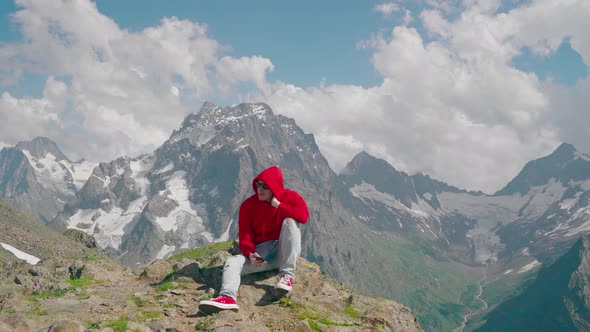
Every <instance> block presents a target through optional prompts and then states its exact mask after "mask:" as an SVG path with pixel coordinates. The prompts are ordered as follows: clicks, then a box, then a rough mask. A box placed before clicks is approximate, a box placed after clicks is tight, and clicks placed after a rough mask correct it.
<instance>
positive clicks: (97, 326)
mask: <svg viewBox="0 0 590 332" xmlns="http://www.w3.org/2000/svg"><path fill="white" fill-rule="evenodd" d="M87 324H88V325H87V326H86V329H87V330H98V329H100V322H89V323H88V322H87Z"/></svg>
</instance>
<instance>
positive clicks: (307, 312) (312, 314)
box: [297, 309, 320, 320]
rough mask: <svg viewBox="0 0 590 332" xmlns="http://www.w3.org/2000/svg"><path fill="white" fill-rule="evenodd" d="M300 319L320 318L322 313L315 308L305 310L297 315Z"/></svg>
mask: <svg viewBox="0 0 590 332" xmlns="http://www.w3.org/2000/svg"><path fill="white" fill-rule="evenodd" d="M297 318H298V319H307V320H310V319H314V320H315V319H319V318H320V313H319V312H317V311H315V310H309V309H308V310H305V311H303V312H301V313H300V314H298V315H297Z"/></svg>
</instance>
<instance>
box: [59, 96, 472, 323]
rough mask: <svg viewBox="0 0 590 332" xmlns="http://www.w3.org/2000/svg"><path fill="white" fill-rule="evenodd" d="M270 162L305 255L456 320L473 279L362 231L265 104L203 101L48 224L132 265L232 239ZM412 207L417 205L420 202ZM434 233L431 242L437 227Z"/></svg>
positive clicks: (418, 249) (288, 122)
mask: <svg viewBox="0 0 590 332" xmlns="http://www.w3.org/2000/svg"><path fill="white" fill-rule="evenodd" d="M271 165H278V166H280V167H281V169H282V170H283V175H284V178H285V186H286V187H288V188H290V189H293V190H296V191H298V192H299V193H300V194H301V195H302V196H303V197H304V198H305V200H306V201H307V203H308V206H309V210H310V222H309V223H308V224H306V225H305V227H303V229H302V239H303V240H302V242H303V248H302V256H303V257H305V258H306V259H308V260H310V261H313V262H316V263H318V264H319V266H320V267H321V268H322V270H323V271H325V273H326V274H327V275H329V276H331V277H333V278H335V279H337V280H339V281H341V282H344V283H345V284H347V285H351V286H354V287H355V288H356V289H359V290H360V291H362V292H364V293H366V294H371V295H379V296H386V297H389V298H395V299H398V300H404V301H405V300H406V299H408V298H417V299H418V300H416V301H415V302H416V303H417V305H416V306H415V307H413V310H416V313H417V315H418V316H419V318H420V321H421V322H424V324H426V326H429V327H432V328H434V329H448V328H452V327H453V326H454V324H455V323H453V321H459V320H460V318H461V317H460V316H459V315H458V314H453V315H449V314H447V311H448V309H445V308H447V307H449V306H455V305H456V306H457V307H458V308H463V306H464V304H461V303H456V299H457V298H460V297H461V294H462V293H463V292H464V291H465V290H464V287H465V285H466V284H469V283H471V282H472V281H471V278H472V277H466V276H463V275H460V276H458V277H457V276H456V274H457V272H456V271H457V269H462V268H463V267H460V266H455V265H453V264H449V262H448V260H446V259H445V261H444V262H439V261H436V260H433V259H432V257H433V256H437V255H439V256H440V252H438V251H437V250H438V249H433V248H431V245H430V243H428V242H423V243H419V244H416V243H414V241H413V239H412V238H411V237H409V236H408V237H406V236H404V237H400V236H398V235H397V234H394V233H389V232H381V231H375V230H374V229H372V228H371V226H370V225H367V223H366V221H364V220H363V219H362V218H365V217H366V215H369V214H364V215H363V214H358V213H356V212H354V213H353V210H352V209H351V206H349V203H350V202H352V201H353V199H354V196H353V195H352V193H350V192H348V191H347V190H344V189H343V188H345V186H344V185H343V184H342V183H341V181H340V180H339V179H338V176H337V175H336V174H335V173H334V172H333V171H332V170H331V169H330V167H329V165H328V163H327V161H326V159H325V158H324V157H323V156H322V154H321V152H320V151H319V148H318V147H317V145H316V143H315V139H314V137H313V135H311V134H306V133H304V132H303V131H302V130H301V129H300V128H299V127H298V126H297V124H296V123H295V121H294V120H293V119H290V118H286V117H284V116H282V115H276V114H274V113H273V111H272V110H271V109H270V107H268V105H266V104H263V103H253V104H240V105H237V106H234V107H218V106H216V105H213V104H211V103H205V104H203V106H202V107H201V109H200V110H199V112H197V113H194V114H190V115H188V116H187V117H186V118H185V119H184V121H183V123H182V124H181V126H180V128H179V129H178V130H175V131H174V132H173V133H172V135H171V136H170V138H169V139H168V140H167V141H166V142H165V143H164V144H163V145H162V146H160V147H159V148H158V149H156V150H155V151H154V153H153V154H149V155H143V156H139V157H136V158H129V157H121V158H118V159H116V160H114V161H111V162H106V163H101V164H100V165H99V166H98V167H97V168H95V169H94V171H93V174H92V176H91V177H90V178H89V180H88V181H87V182H86V183H85V185H84V186H83V187H82V188H81V189H80V190H79V191H78V192H77V193H76V195H75V196H74V197H73V198H71V199H70V200H69V201H68V202H67V203H66V204H65V206H64V209H63V211H62V212H61V213H59V214H58V216H57V217H56V218H55V219H54V220H53V221H52V222H51V223H50V225H51V227H53V228H55V229H58V230H60V231H63V230H65V229H66V228H73V229H78V230H82V231H84V232H86V233H88V234H90V235H92V236H93V237H94V238H96V241H97V243H98V245H99V246H100V247H101V248H105V249H107V250H108V251H109V252H110V253H111V254H113V255H114V256H115V257H117V258H118V259H120V260H121V261H123V262H125V263H126V264H128V265H130V266H131V267H133V268H140V267H142V266H146V265H148V264H150V263H151V262H153V261H154V260H156V259H163V258H167V257H169V256H171V255H173V254H175V253H178V252H181V251H183V250H186V249H187V248H193V247H196V246H200V245H204V244H207V243H210V242H218V241H224V240H227V239H230V238H233V237H235V236H236V233H237V214H238V210H239V206H240V204H241V203H242V202H243V200H244V199H246V198H247V197H249V196H250V195H252V194H253V191H252V185H251V181H252V179H253V178H254V176H255V175H256V174H258V173H259V172H260V171H262V170H263V169H265V168H267V167H268V166H271ZM424 179H425V177H423V178H422V180H424ZM430 184H431V185H432V186H433V187H435V188H438V186H442V184H441V183H436V182H434V181H433V182H432V183H430ZM421 185H422V184H421ZM422 187H425V186H423V185H422ZM422 187H420V188H422ZM443 187H444V186H443ZM421 194H424V193H423V192H421ZM416 199H418V198H417V197H416ZM420 204H426V203H424V202H423V199H422V198H420ZM410 210H411V209H410ZM404 213H405V214H404V215H403V216H406V215H407V214H408V213H410V214H411V213H412V211H410V212H408V211H405V212H404ZM428 223H431V224H432V225H435V224H434V223H436V227H438V228H440V226H439V225H438V223H437V221H436V220H428V221H427V222H426V223H421V227H422V229H423V230H426V229H428V227H427V226H426V224H428ZM431 224H428V225H429V226H431ZM431 227H434V226H431ZM433 233H434V234H435V235H437V236H438V235H439V234H440V230H439V229H438V230H437V231H436V232H433ZM427 234H428V235H429V236H430V235H431V234H432V233H430V232H428V233H427ZM413 265H416V268H414V267H412V268H408V267H410V266H413ZM424 270H432V272H429V273H424ZM367 271H374V273H371V274H367ZM406 280H410V284H407V283H405V281H406ZM431 290H432V291H431ZM449 294H452V295H449ZM425 298H429V300H428V301H427V300H425ZM430 300H431V301H430ZM429 301H430V303H429ZM433 303H434V304H433ZM439 309H440V310H439ZM460 310H461V309H458V311H460ZM445 316H446V317H448V318H446V317H445ZM435 317H436V318H435ZM441 318H442V319H443V320H444V322H441V321H440V319H441Z"/></svg>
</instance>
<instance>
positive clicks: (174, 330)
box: [149, 318, 184, 332]
mask: <svg viewBox="0 0 590 332" xmlns="http://www.w3.org/2000/svg"><path fill="white" fill-rule="evenodd" d="M149 328H150V329H152V331H154V332H182V331H184V328H183V327H182V325H180V323H179V322H178V321H176V320H175V319H170V318H165V319H159V320H154V321H151V322H150V325H149Z"/></svg>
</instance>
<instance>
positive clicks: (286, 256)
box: [278, 218, 301, 277]
mask: <svg viewBox="0 0 590 332" xmlns="http://www.w3.org/2000/svg"><path fill="white" fill-rule="evenodd" d="M278 246H279V252H278V264H279V272H280V274H281V275H285V274H286V275H289V276H291V277H294V276H295V267H296V264H297V258H299V254H301V230H300V224H299V223H298V222H296V221H295V220H294V219H291V218H286V219H285V220H283V225H282V226H281V235H280V236H279V243H278Z"/></svg>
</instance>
